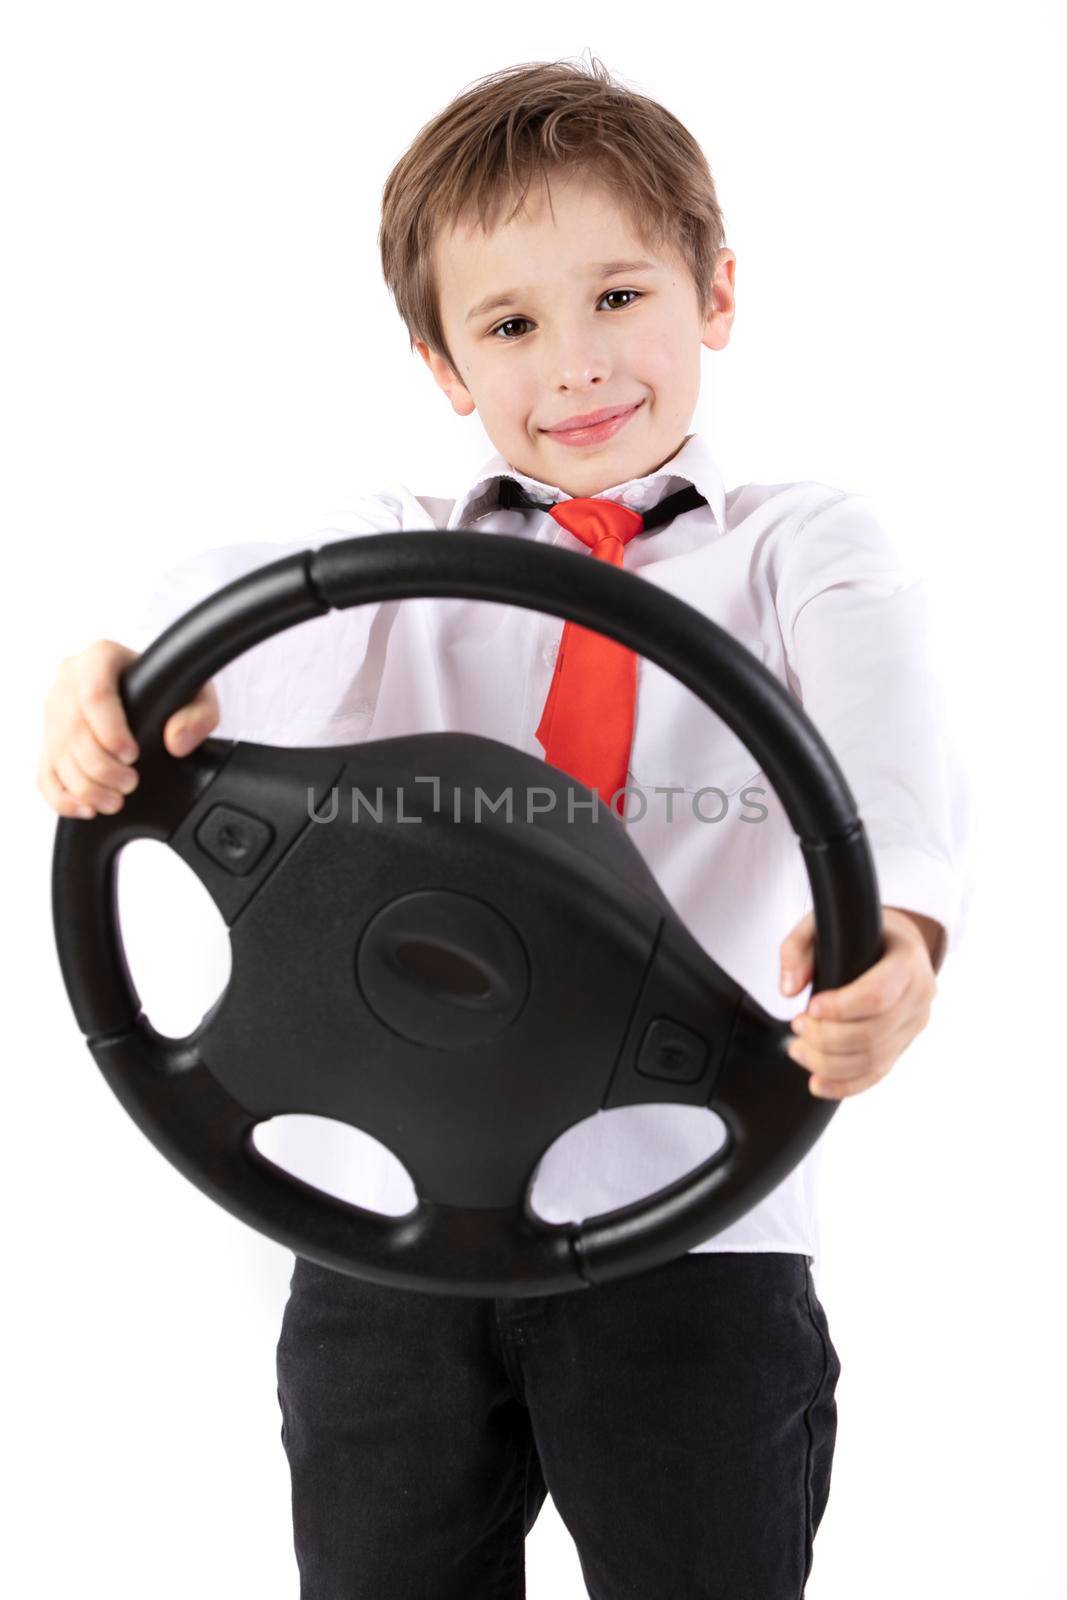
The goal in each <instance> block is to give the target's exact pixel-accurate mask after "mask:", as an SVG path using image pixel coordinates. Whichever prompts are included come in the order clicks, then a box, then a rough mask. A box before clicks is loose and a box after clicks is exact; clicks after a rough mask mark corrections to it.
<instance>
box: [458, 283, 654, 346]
mask: <svg viewBox="0 0 1067 1600" xmlns="http://www.w3.org/2000/svg"><path fill="white" fill-rule="evenodd" d="M612 294H632V295H634V296H635V297H636V299H637V300H643V299H644V294H643V292H642V291H641V290H640V289H607V290H605V292H604V293H603V294H602V295H601V297H600V299H601V300H606V299H607V298H608V296H609V295H612ZM599 303H600V302H599V301H598V302H597V304H598V305H599ZM633 304H634V301H633V300H628V301H627V302H626V305H624V306H618V307H617V308H616V309H617V310H619V311H625V310H627V308H628V307H629V306H632V305H633ZM529 320H530V319H529V317H506V318H505V319H504V321H503V322H498V323H497V325H496V327H495V328H490V329H489V332H488V333H487V334H486V338H488V339H492V338H495V336H496V335H497V334H498V333H499V332H500V330H501V329H502V328H509V327H511V326H512V324H513V323H516V322H529ZM521 337H522V335H521V334H520V335H519V338H521ZM497 343H498V344H517V343H518V339H510V338H503V339H498V340H497Z"/></svg>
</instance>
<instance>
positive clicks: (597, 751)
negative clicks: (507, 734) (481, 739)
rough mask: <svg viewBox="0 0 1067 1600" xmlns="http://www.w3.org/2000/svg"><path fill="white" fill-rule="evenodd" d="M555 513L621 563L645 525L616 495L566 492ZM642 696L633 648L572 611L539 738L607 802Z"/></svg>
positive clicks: (597, 550) (625, 759) (600, 554)
mask: <svg viewBox="0 0 1067 1600" xmlns="http://www.w3.org/2000/svg"><path fill="white" fill-rule="evenodd" d="M549 516H551V517H555V519H556V521H557V522H558V523H560V524H561V525H562V526H563V527H564V528H566V530H567V532H568V533H573V534H574V536H575V537H576V538H578V539H581V541H582V543H583V544H586V545H588V546H589V547H590V548H591V550H592V552H593V556H594V559H595V560H597V561H609V562H610V563H611V565H612V566H613V567H621V566H622V565H623V547H624V546H625V545H626V544H627V543H628V542H629V540H630V539H632V538H633V536H634V534H635V533H641V532H642V530H643V528H644V526H645V519H644V517H643V516H642V515H641V513H640V512H639V511H631V510H630V509H629V507H628V506H621V505H617V504H616V503H615V501H614V500H598V499H574V500H561V501H560V502H559V504H558V505H554V506H552V507H551V509H550V510H549ZM636 696H637V657H636V656H635V654H634V652H633V651H632V650H628V649H627V648H626V646H625V645H621V644H619V643H618V642H617V641H616V640H615V639H607V638H605V636H604V635H603V634H602V633H593V632H591V631H590V630H589V629H588V628H583V627H581V626H580V624H578V623H576V622H571V620H570V619H569V618H568V619H567V621H566V622H565V624H564V628H563V637H562V639H561V640H560V646H559V655H558V656H557V658H556V670H555V672H554V673H553V675H552V683H551V686H550V688H549V691H548V698H547V700H546V701H545V706H544V710H543V711H542V713H541V721H540V724H539V725H538V729H537V739H538V741H539V742H540V743H541V744H542V745H543V746H544V751H545V760H546V761H548V762H550V763H551V765H552V766H554V767H559V768H561V770H562V771H564V772H567V773H569V774H570V776H571V777H572V778H577V780H578V782H579V783H584V784H585V786H586V788H587V789H594V790H596V791H597V793H598V794H599V795H600V798H601V800H602V801H603V802H604V804H605V805H610V804H611V797H612V795H614V794H615V793H616V791H617V790H619V789H622V788H623V787H624V786H625V783H626V771H627V766H628V763H629V759H630V744H631V741H632V739H633V729H634V702H635V699H636ZM625 800H626V796H625V794H620V795H619V797H618V799H617V800H616V802H615V807H614V809H615V810H616V811H617V812H618V813H619V815H620V816H621V815H622V812H623V806H624V803H625Z"/></svg>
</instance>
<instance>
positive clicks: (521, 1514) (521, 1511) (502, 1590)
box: [497, 1448, 531, 1600]
mask: <svg viewBox="0 0 1067 1600" xmlns="http://www.w3.org/2000/svg"><path fill="white" fill-rule="evenodd" d="M530 1459H531V1457H530V1449H529V1448H528V1449H527V1451H526V1461H525V1464H524V1466H523V1469H522V1471H521V1472H518V1473H516V1477H517V1479H518V1490H519V1492H518V1495H517V1497H516V1500H515V1507H514V1511H513V1512H512V1517H511V1524H512V1529H513V1537H512V1539H511V1540H510V1541H509V1542H508V1544H507V1546H506V1547H505V1551H504V1565H503V1570H502V1572H501V1575H500V1585H499V1588H498V1591H497V1593H498V1596H499V1600H526V1551H525V1544H526V1532H525V1529H526V1490H527V1484H528V1482H529V1477H530Z"/></svg>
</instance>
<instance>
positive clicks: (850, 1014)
mask: <svg viewBox="0 0 1067 1600" xmlns="http://www.w3.org/2000/svg"><path fill="white" fill-rule="evenodd" d="M914 978H915V968H914V964H913V962H912V960H911V959H909V956H908V955H907V954H905V952H904V951H903V950H902V949H901V948H900V947H897V948H895V949H893V950H892V951H891V952H890V954H888V955H885V956H883V957H882V959H881V960H880V961H876V962H875V964H874V966H873V967H868V969H867V971H866V972H861V973H860V975H859V977H858V978H856V979H854V980H853V982H852V983H849V984H846V985H845V987H844V988H843V989H820V990H819V992H818V994H813V995H812V997H811V1000H810V1001H809V1003H808V1014H809V1015H810V1016H813V1017H819V1018H820V1019H822V1018H825V1019H827V1020H830V1021H849V1022H859V1021H862V1020H863V1019H864V1018H866V1017H870V1018H873V1017H878V1016H880V1015H881V1014H882V1012H884V1011H889V1010H891V1009H892V1008H893V1007H894V1006H895V1005H897V1003H898V1002H899V1000H900V998H901V996H902V995H903V994H904V992H905V990H906V989H907V988H908V985H909V984H910V983H912V982H913V981H914Z"/></svg>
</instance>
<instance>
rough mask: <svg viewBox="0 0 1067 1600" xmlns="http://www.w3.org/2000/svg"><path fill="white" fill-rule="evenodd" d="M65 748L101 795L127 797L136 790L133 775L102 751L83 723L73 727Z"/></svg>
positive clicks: (119, 762)
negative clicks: (102, 793)
mask: <svg viewBox="0 0 1067 1600" xmlns="http://www.w3.org/2000/svg"><path fill="white" fill-rule="evenodd" d="M67 749H68V751H69V753H70V755H71V756H72V757H73V758H74V762H75V764H76V765H77V766H78V767H79V768H80V769H81V771H82V772H84V773H85V776H86V777H87V778H88V779H89V781H90V782H91V783H93V784H95V785H96V786H97V787H98V788H99V789H101V790H103V792H104V793H106V794H114V793H116V792H121V793H122V794H131V793H132V792H133V790H134V789H136V787H137V784H138V782H139V779H138V775H137V773H136V772H135V771H134V769H133V768H132V767H128V766H126V765H125V763H124V762H122V761H119V760H118V758H117V757H116V756H114V755H112V753H111V751H110V750H107V749H105V748H104V746H103V745H102V744H101V743H100V741H99V740H98V739H97V737H96V734H95V733H94V732H93V730H92V728H91V727H90V726H89V723H88V722H87V721H83V722H82V723H81V724H80V725H78V726H76V727H75V729H74V732H73V734H72V736H71V738H70V740H69V742H68V745H67Z"/></svg>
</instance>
